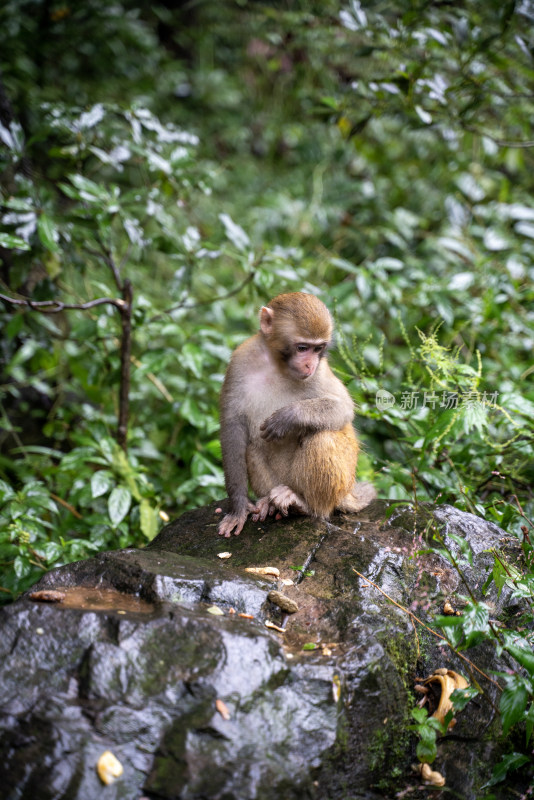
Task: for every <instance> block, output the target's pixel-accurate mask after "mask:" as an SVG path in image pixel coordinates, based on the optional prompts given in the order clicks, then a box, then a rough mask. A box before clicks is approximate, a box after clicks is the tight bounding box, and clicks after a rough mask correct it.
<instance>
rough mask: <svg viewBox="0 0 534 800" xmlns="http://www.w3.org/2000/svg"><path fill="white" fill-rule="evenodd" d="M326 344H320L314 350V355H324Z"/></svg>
mask: <svg viewBox="0 0 534 800" xmlns="http://www.w3.org/2000/svg"><path fill="white" fill-rule="evenodd" d="M324 347H325V346H324V344H318V345H316V346H315V347H314V348H313V351H314V353H322V352H323V350H324Z"/></svg>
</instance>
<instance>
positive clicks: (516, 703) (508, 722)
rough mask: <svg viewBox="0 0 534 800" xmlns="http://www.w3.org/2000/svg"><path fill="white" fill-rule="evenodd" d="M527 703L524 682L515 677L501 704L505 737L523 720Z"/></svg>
mask: <svg viewBox="0 0 534 800" xmlns="http://www.w3.org/2000/svg"><path fill="white" fill-rule="evenodd" d="M527 701H528V692H527V688H526V686H525V684H524V682H523V681H522V680H521V679H520V678H518V676H515V680H514V681H512V682H511V683H510V684H509V685H508V686H507V687H506V689H504V691H503V693H502V695H501V700H500V703H499V709H500V712H501V721H502V730H503V733H504V735H505V736H506V734H507V733H508V731H509V730H510V728H511V726H512V725H513V724H514V723H515V722H518V721H519V720H520V719H522V718H523V715H524V713H525V710H526V707H527Z"/></svg>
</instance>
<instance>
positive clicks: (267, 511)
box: [252, 485, 308, 522]
mask: <svg viewBox="0 0 534 800" xmlns="http://www.w3.org/2000/svg"><path fill="white" fill-rule="evenodd" d="M290 508H294V509H295V510H296V511H300V512H301V513H302V514H307V513H308V508H307V506H306V504H305V503H304V500H302V498H301V497H299V496H298V494H295V492H294V491H293V489H290V488H289V486H283V485H280V486H275V487H274V489H271V491H270V492H269V494H267V495H265V497H261V498H260V499H259V500H257V501H256V508H255V510H254V513H253V515H252V519H253V520H254V522H258V520H261V522H263V520H264V519H266V517H267V515H269V516H270V517H271V516H272V515H273V514H274V513H275V512H276V511H279V512H280V513H281V514H283V515H284V517H287V515H288V514H289V509H290Z"/></svg>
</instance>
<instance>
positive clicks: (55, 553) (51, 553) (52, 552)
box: [40, 542, 63, 564]
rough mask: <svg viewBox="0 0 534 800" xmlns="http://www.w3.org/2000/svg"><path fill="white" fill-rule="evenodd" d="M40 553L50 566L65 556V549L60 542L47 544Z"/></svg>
mask: <svg viewBox="0 0 534 800" xmlns="http://www.w3.org/2000/svg"><path fill="white" fill-rule="evenodd" d="M40 551H41V552H42V554H43V555H44V557H45V558H46V560H47V561H48V563H49V564H51V563H52V562H54V561H57V560H58V559H59V558H61V556H62V555H63V548H62V546H61V545H60V544H59V542H47V543H46V544H45V545H44V547H41V548H40Z"/></svg>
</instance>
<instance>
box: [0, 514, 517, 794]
mask: <svg viewBox="0 0 534 800" xmlns="http://www.w3.org/2000/svg"><path fill="white" fill-rule="evenodd" d="M215 508H216V505H215V504H214V505H213V506H209V507H207V508H203V509H198V510H196V511H192V512H187V513H186V514H184V515H183V516H182V517H181V518H180V519H178V520H177V521H175V522H172V523H170V524H169V525H167V526H166V528H164V529H163V531H162V532H161V533H160V534H159V536H157V537H156V539H155V540H154V541H153V542H152V543H151V544H150V545H149V546H148V547H147V548H145V549H143V550H123V551H115V552H107V553H102V554H100V555H98V556H96V557H95V558H91V559H88V560H87V561H82V562H77V563H75V564H69V565H67V566H64V567H61V568H59V569H56V570H53V571H52V572H50V573H48V574H46V575H45V576H44V577H43V579H42V580H41V581H40V582H39V584H37V586H35V587H33V589H32V592H36V591H38V592H44V591H46V592H50V591H52V592H58V593H60V594H61V595H63V596H64V597H63V599H61V600H58V601H56V602H54V603H45V602H35V601H32V600H31V594H30V593H28V594H27V595H26V596H23V597H22V598H21V599H20V600H18V601H17V602H16V603H13V604H12V605H10V606H7V607H5V608H3V609H2V610H1V611H0V676H1V679H0V731H1V736H0V764H1V765H2V766H1V767H0V775H1V777H2V783H1V785H2V797H4V798H5V799H6V800H19V799H20V798H28V800H29V798H31V800H49V798H54V799H55V800H93V799H94V800H97V798H98V800H102V797H103V793H104V796H105V797H106V798H110V800H115V798H117V800H118V798H125V800H137V798H141V797H145V798H149V799H150V800H156V798H158V799H160V798H163V800H167V799H168V800H172V799H173V798H184V800H201V799H202V800H212V799H213V800H219V799H220V800H249V798H250V800H253V798H259V800H271V798H272V800H275V798H276V800H280V798H283V799H284V800H306V799H308V798H309V800H313V798H315V799H316V800H338V798H339V800H341V798H349V797H350V798H352V800H357V799H359V800H373V798H379V797H384V796H385V797H393V796H395V794H396V793H397V792H399V791H401V790H402V789H403V788H405V787H407V786H408V785H411V784H413V783H414V780H416V781H417V780H419V779H414V777H413V774H412V773H411V770H410V764H411V763H412V762H413V761H414V760H415V757H414V751H415V743H416V742H415V738H414V736H413V734H412V733H411V732H410V731H409V730H408V726H409V725H410V724H411V722H412V721H411V719H410V712H411V709H412V708H413V707H414V705H415V703H414V698H413V695H412V689H413V685H414V683H415V682H416V681H415V679H416V676H419V677H420V678H424V677H425V676H426V675H429V674H431V673H432V671H433V670H434V669H436V668H439V667H446V668H448V669H452V670H455V671H457V672H459V673H462V674H464V675H465V676H466V678H467V679H468V680H470V676H469V671H468V669H467V666H466V664H465V662H463V661H462V660H460V659H458V658H457V657H455V656H454V655H453V654H452V652H451V651H450V650H449V649H448V648H446V647H440V646H439V643H438V640H437V639H434V637H432V636H431V635H430V634H429V633H428V632H426V631H425V630H424V629H423V628H420V629H419V630H418V631H417V635H416V633H415V631H414V626H413V624H412V622H411V620H410V618H409V616H408V615H407V614H406V613H404V612H403V611H402V610H401V609H399V608H398V607H397V606H395V605H393V604H392V603H391V602H390V601H388V600H387V599H386V597H384V595H383V594H381V593H380V592H379V591H378V590H377V589H376V588H374V587H373V586H372V585H371V584H369V583H368V582H367V581H366V580H364V579H363V578H361V577H359V576H358V575H357V574H356V572H355V571H354V570H357V571H358V572H359V573H361V574H362V575H364V576H366V577H368V578H369V579H370V580H372V581H373V582H374V583H376V584H377V585H378V586H380V587H381V589H383V591H384V592H386V593H387V594H388V595H389V596H390V597H391V598H392V599H393V600H394V601H396V602H398V603H399V604H401V605H403V606H405V607H410V608H411V609H416V612H415V613H417V615H418V616H420V617H422V618H423V619H424V620H425V621H426V622H428V621H429V614H433V613H435V612H438V613H439V612H440V610H441V608H442V606H443V602H444V600H447V599H449V598H456V596H457V595H458V594H462V593H463V592H464V589H463V588H462V587H461V585H460V580H461V579H460V578H459V576H458V574H457V573H456V572H455V571H454V570H453V569H452V567H451V566H450V564H449V563H448V562H447V561H445V560H444V559H443V558H442V557H441V556H440V555H438V554H435V553H429V554H426V555H421V556H418V557H417V558H413V559H412V558H411V555H413V554H414V553H415V551H417V550H420V549H423V548H424V546H425V545H424V542H423V539H422V535H423V532H424V531H425V530H426V529H427V528H428V529H429V530H430V528H429V526H434V528H438V527H439V528H440V529H441V530H442V531H443V533H444V534H446V536H448V537H449V539H448V542H449V543H450V545H451V547H453V548H455V552H458V545H457V543H456V541H455V540H454V538H453V536H454V535H460V536H461V537H462V538H463V539H466V540H467V541H468V542H470V543H471V544H472V547H473V551H474V558H473V566H472V567H471V566H470V567H469V568H468V571H469V580H470V581H472V582H473V586H475V585H476V586H478V591H480V588H481V586H482V585H483V583H484V581H485V579H486V573H487V571H488V569H489V568H490V565H491V558H490V557H489V556H488V554H487V553H486V552H484V551H485V550H487V548H489V547H492V546H499V545H500V540H501V538H502V537H503V536H504V534H503V532H502V531H501V530H500V529H498V528H496V526H494V525H491V524H490V523H486V522H484V521H483V520H480V519H478V518H477V517H474V516H472V515H470V514H464V513H462V512H459V511H458V510H456V509H454V508H452V507H450V506H440V507H439V508H436V509H433V508H431V507H429V506H423V507H419V508H418V514H417V515H415V514H414V511H413V509H412V508H411V507H410V506H405V507H402V509H400V510H399V509H396V510H395V511H394V513H393V515H392V516H389V518H388V514H387V504H385V503H383V502H378V501H376V502H374V503H373V504H372V505H371V506H369V507H368V508H367V509H365V510H364V511H363V512H361V513H360V514H359V515H343V516H342V515H340V516H336V517H334V518H333V519H332V520H331V521H330V522H318V521H313V520H310V519H309V518H303V517H290V518H288V519H285V520H282V521H273V520H268V521H266V522H265V523H255V524H254V523H252V522H249V523H248V524H247V526H246V528H245V530H244V531H243V533H242V534H241V536H239V537H234V538H232V539H229V540H225V544H226V546H227V547H228V549H229V551H230V552H231V553H232V557H231V559H229V560H225V561H221V559H219V558H218V553H219V552H220V547H221V540H220V538H219V537H218V536H217V533H216V528H217V523H218V519H219V517H218V516H217V515H216V514H215ZM268 565H269V566H276V567H277V568H278V569H279V570H280V582H279V585H275V586H273V577H272V576H269V577H268V578H263V577H261V576H259V575H257V574H253V573H250V572H246V571H245V568H247V567H262V566H268ZM295 568H297V569H295ZM466 569H467V568H466ZM312 573H313V574H312ZM289 578H292V579H293V581H294V584H293V585H290V586H287V585H284V586H282V583H281V581H282V580H284V579H286V580H287V579H289ZM273 588H274V589H275V590H276V589H283V593H284V595H287V596H288V598H289V599H290V600H291V601H292V602H294V603H296V604H297V605H298V609H299V610H298V612H297V613H294V614H292V615H291V616H290V617H287V615H286V614H285V613H284V612H283V611H282V610H281V609H278V610H277V609H276V606H274V605H273V604H271V603H270V602H269V601H268V599H267V598H268V594H269V592H271V591H272V590H273ZM491 600H492V602H493V603H494V606H495V609H496V613H497V612H498V611H499V610H500V609H502V607H503V606H505V605H506V603H507V602H508V600H507V595H506V594H505V593H503V595H502V596H501V597H500V598H497V597H496V596H492V597H491ZM454 603H455V604H457V603H456V599H454ZM210 606H217V607H219V608H220V609H221V610H222V611H223V612H224V614H223V615H222V616H214V615H213V614H210V613H208V608H209V607H210ZM240 614H243V615H246V617H243V616H240ZM250 617H252V619H251V618H250ZM267 619H270V620H271V621H272V622H273V623H275V624H277V625H280V623H281V622H282V620H284V625H285V627H286V633H285V634H278V633H276V632H275V631H273V630H272V629H267V628H266V627H265V625H264V623H265V621H266V620H267ZM311 643H313V644H315V645H317V647H316V649H314V650H310V651H308V650H303V646H304V645H306V644H311ZM468 655H469V658H470V659H472V660H473V661H474V662H475V663H476V664H477V665H478V666H479V667H480V668H481V669H482V670H483V671H484V672H486V674H488V673H489V671H490V670H492V669H495V668H496V667H497V662H496V661H495V660H494V655H493V651H491V650H490V649H489V648H487V647H486V648H484V647H479V648H474V649H473V650H472V651H470V652H469V654H468ZM477 680H479V681H480V684H481V686H482V688H483V689H484V695H482V696H481V697H479V698H477V701H476V703H473V702H472V703H470V704H469V705H468V706H467V708H466V709H465V710H464V711H463V712H461V713H460V714H458V722H457V725H456V727H455V728H454V733H453V734H451V735H448V736H446V737H444V738H443V740H442V741H441V743H440V745H439V753H438V759H437V760H436V762H435V764H434V765H433V767H432V768H433V769H435V770H439V772H440V773H441V774H442V775H443V777H444V779H445V781H446V786H447V788H448V789H450V790H452V791H453V792H457V793H458V794H459V795H460V796H461V797H463V798H465V799H466V800H476V798H477V797H480V794H479V787H480V786H481V784H482V783H483V782H484V780H487V779H488V777H489V775H490V774H491V761H492V759H494V758H495V757H496V756H495V754H496V753H497V751H498V746H499V745H498V743H496V744H493V743H492V739H491V734H492V731H493V729H494V727H495V712H494V710H493V706H492V704H494V703H495V702H497V701H498V698H497V696H496V692H497V690H496V688H495V687H494V686H493V685H492V684H491V683H489V682H488V681H484V679H482V678H481V676H480V675H477ZM337 698H339V699H337ZM221 709H224V710H225V713H224V714H222V713H220V710H221ZM106 751H110V752H111V753H112V754H113V755H114V756H115V758H116V759H117V760H118V761H119V762H120V764H121V765H122V767H123V773H122V774H121V775H120V776H119V777H117V778H116V780H115V781H114V782H113V783H111V784H110V785H109V786H106V787H105V788H104V787H103V785H102V783H101V781H100V779H99V777H98V773H97V770H96V765H97V763H98V760H99V758H100V757H101V756H102V754H103V753H105V752H106ZM434 791H435V790H434ZM417 796H418V797H419V798H426V797H431V796H434V795H433V794H432V789H425V788H422V789H417ZM494 796H495V797H499V795H498V793H496V792H495V791H494Z"/></svg>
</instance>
